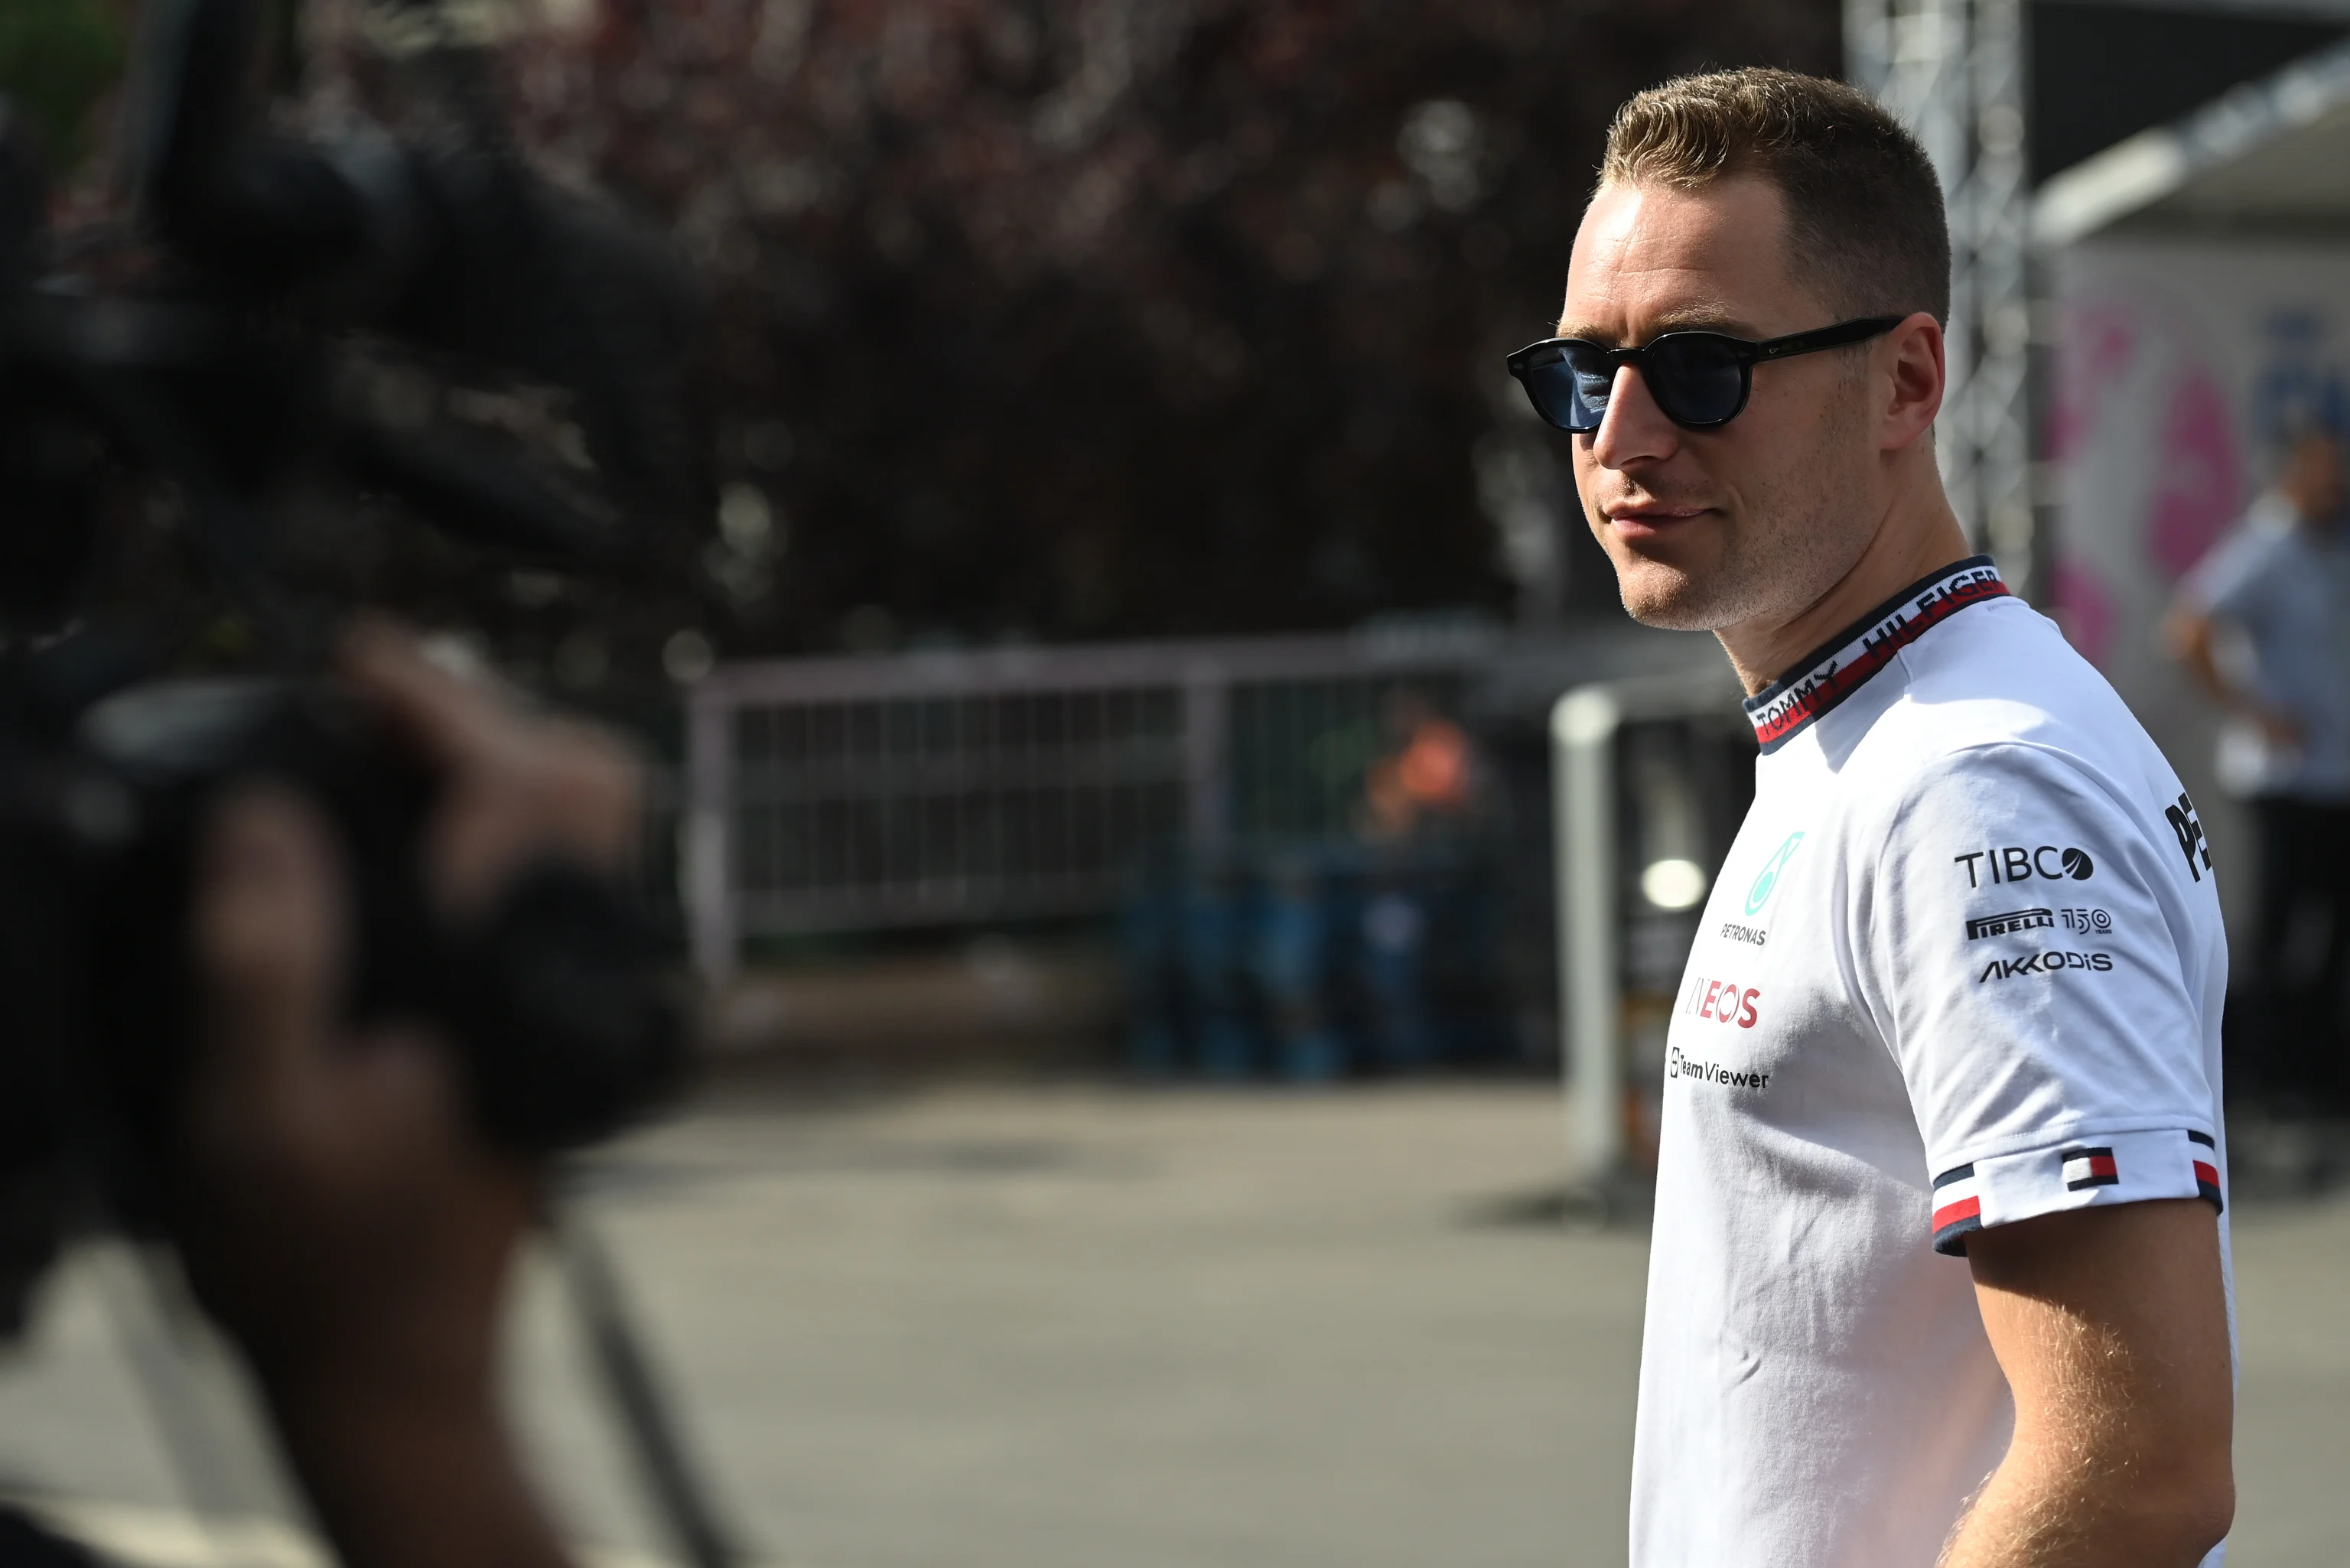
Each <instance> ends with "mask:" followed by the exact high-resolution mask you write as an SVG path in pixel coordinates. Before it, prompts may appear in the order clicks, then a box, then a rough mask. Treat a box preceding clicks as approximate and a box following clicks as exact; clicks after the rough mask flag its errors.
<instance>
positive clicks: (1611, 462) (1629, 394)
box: [1591, 365, 1681, 469]
mask: <svg viewBox="0 0 2350 1568" xmlns="http://www.w3.org/2000/svg"><path fill="white" fill-rule="evenodd" d="M1680 435H1681V428H1680V426H1679V425H1677V424H1675V423H1673V421H1670V420H1669V419H1667V418H1666V417H1665V411H1664V410H1662V409H1660V408H1659V407H1657V400H1656V399H1655V398H1653V397H1651V396H1649V394H1648V380H1647V379H1646V378H1645V377H1643V376H1642V375H1641V374H1640V370H1639V368H1638V366H1635V365H1618V366H1617V367H1616V384H1615V385H1614V386H1613V387H1611V388H1609V389H1608V392H1607V412H1606V413H1605V414H1603V415H1601V416H1600V419H1599V428H1598V429H1597V430H1596V431H1592V432H1591V455H1592V456H1593V457H1595V458H1596V459H1597V460H1598V462H1599V465H1600V466H1601V467H1602V468H1614V469H1622V468H1625V467H1628V466H1629V465H1630V464H1632V463H1635V462H1641V461H1642V460H1644V459H1646V460H1649V461H1654V460H1655V459H1658V458H1664V457H1669V456H1671V455H1672V453H1673V449H1674V448H1676V447H1677V446H1679V444H1680Z"/></svg>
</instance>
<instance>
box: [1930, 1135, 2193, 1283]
mask: <svg viewBox="0 0 2350 1568" xmlns="http://www.w3.org/2000/svg"><path fill="white" fill-rule="evenodd" d="M2176 1198H2200V1199H2203V1200H2204V1201H2206V1202H2208V1203H2210V1205H2211V1206H2212V1207H2213V1208H2215V1209H2220V1210H2224V1209H2225V1208H2226V1199H2225V1198H2224V1197H2223V1196H2222V1194H2221V1191H2220V1147H2219V1142H2218V1140H2217V1139H2216V1138H2214V1137H2212V1136H2211V1135H2210V1133H2207V1132H2198V1131H2196V1130H2194V1129H2192V1128H2189V1127H2147V1128H2137V1129H2132V1130H2129V1131H2126V1132H2125V1131H2116V1132H2111V1133H2106V1134H2104V1135H2103V1136H2102V1137H2100V1138H2099V1140H2098V1141H2097V1142H2095V1143H2088V1142H2081V1143H2064V1144H2055V1145H2050V1144H2043V1145H2041V1146H2040V1147H2038V1148H2026V1149H2018V1150H2016V1151H2014V1152H2012V1153H2008V1154H1992V1155H1984V1156H1982V1157H1981V1158H1977V1159H1973V1160H1970V1161H1969V1162H1968V1163H1966V1164H1964V1165H1960V1166H1953V1167H1952V1168H1950V1169H1948V1170H1945V1171H1944V1172H1942V1174H1941V1175H1939V1176H1938V1177H1936V1178H1934V1196H1933V1207H1932V1213H1933V1225H1932V1234H1933V1241H1934V1251H1937V1252H1941V1253H1944V1254H1946V1255H1948V1256H1950V1257H1964V1256H1965V1255H1966V1251H1967V1238H1968V1236H1969V1235H1970V1234H1972V1233H1973V1232H1974V1231H1981V1230H1984V1229H1986V1228H1990V1227H1994V1226H2000V1225H2010V1224H2013V1223H2014V1222H2015V1221H2016V1220H2029V1219H2032V1218H2033V1217H2034V1216H2037V1215H2041V1214H2053V1213H2056V1212H2058V1211H2060V1210H2066V1209H2080V1208H2085V1207H2098V1206H2103V1205H2106V1204H2113V1203H2143V1202H2147V1201H2149V1200H2153V1199H2176Z"/></svg>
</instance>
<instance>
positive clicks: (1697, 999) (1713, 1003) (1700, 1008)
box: [1681, 974, 1763, 1029]
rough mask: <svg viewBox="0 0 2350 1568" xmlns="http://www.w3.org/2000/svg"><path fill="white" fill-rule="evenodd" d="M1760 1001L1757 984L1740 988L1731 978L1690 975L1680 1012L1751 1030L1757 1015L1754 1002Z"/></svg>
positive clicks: (1759, 991) (1711, 1021)
mask: <svg viewBox="0 0 2350 1568" xmlns="http://www.w3.org/2000/svg"><path fill="white" fill-rule="evenodd" d="M1762 1000H1763V992H1762V990H1761V989H1760V988H1759V987H1756V986H1746V987H1743V988H1741V987H1740V986H1739V984H1738V982H1737V981H1728V980H1708V979H1706V978H1705V976H1703V975H1701V974H1699V975H1691V976H1690V982H1689V989H1688V990H1687V991H1686V992H1683V993H1682V995H1681V1011H1682V1012H1686V1013H1689V1014H1690V1016H1692V1017H1696V1018H1702V1019H1705V1020H1707V1021H1708V1022H1710V1023H1735V1024H1736V1025H1738V1027H1739V1028H1741V1029H1752V1028H1753V1027H1754V1025H1755V1023H1756V1021H1757V1019H1758V1016H1759V1015H1758V1014H1757V1012H1756V1011H1755V1009H1756V1005H1757V1004H1758V1003H1759V1002H1761V1001H1762Z"/></svg>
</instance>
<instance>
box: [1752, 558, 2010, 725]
mask: <svg viewBox="0 0 2350 1568" xmlns="http://www.w3.org/2000/svg"><path fill="white" fill-rule="evenodd" d="M2005 597H2007V584H2006V583H2004V582H2002V580H2001V579H2000V575H1999V568H1998V567H1996V566H1992V565H1991V557H1990V556H1973V557H1971V558H1970V559H1968V560H1964V561H1960V562H1959V563H1958V564H1957V565H1955V566H1945V567H1943V568H1942V569H1941V570H1940V571H1939V572H1936V573H1935V574H1934V575H1933V576H1930V577H1921V578H1919V579H1918V581H1917V582H1914V583H1912V584H1910V585H1909V586H1908V587H1906V588H1904V589H1902V590H1901V591H1900V592H1899V593H1898V594H1896V595H1894V596H1893V597H1891V598H1889V599H1887V600H1886V601H1885V602H1884V603H1883V604H1881V605H1878V606H1877V607H1876V608H1875V609H1873V610H1871V611H1870V612H1869V613H1868V614H1867V615H1866V616H1865V617H1863V618H1861V619H1859V620H1858V621H1856V622H1854V623H1853V624H1852V625H1851V626H1849V627H1847V628H1845V629H1844V630H1843V631H1841V632H1839V633H1837V634H1836V635H1835V637H1833V638H1831V639H1829V640H1828V642H1827V643H1826V644H1825V646H1824V647H1822V648H1821V649H1819V651H1817V652H1816V653H1814V654H1813V655H1812V656H1811V657H1810V658H1809V659H1804V661H1803V662H1802V663H1800V664H1798V665H1796V666H1795V668H1794V670H1793V672H1791V673H1790V674H1788V675H1787V676H1786V677H1785V678H1784V679H1783V680H1776V681H1773V683H1772V684H1770V685H1768V686H1766V687H1764V688H1763V690H1762V691H1758V692H1756V693H1755V694H1754V695H1753V696H1752V697H1749V698H1748V699H1747V700H1746V717H1747V718H1748V719H1749V720H1751V721H1752V723H1753V725H1754V740H1755V743H1756V744H1758V745H1760V746H1761V747H1762V748H1763V750H1764V751H1765V752H1775V751H1777V750H1778V749H1779V748H1780V747H1781V746H1783V745H1784V744H1786V742H1788V741H1790V740H1792V739H1794V737H1795V736H1796V735H1798V734H1800V733H1801V732H1803V731H1804V728H1805V727H1806V726H1807V725H1809V724H1810V723H1812V722H1813V721H1814V720H1816V719H1818V718H1820V717H1821V716H1823V715H1824V714H1825V713H1827V712H1829V711H1831V710H1833V709H1835V707H1836V705H1837V704H1839V703H1841V702H1843V701H1845V700H1846V698H1848V697H1850V696H1851V695H1852V694H1853V693H1854V692H1856V691H1859V690H1860V689H1861V688H1862V687H1863V686H1865V685H1866V684H1867V683H1868V678H1869V677H1870V676H1872V675H1874V674H1876V673H1877V671H1878V670H1882V669H1884V668H1885V667H1886V666H1887V665H1888V664H1890V663H1892V662H1893V656H1894V655H1895V654H1897V653H1899V652H1900V651H1901V650H1902V649H1905V648H1907V647H1908V646H1909V645H1910V644H1911V643H1913V642H1915V641H1917V640H1918V639H1919V638H1921V637H1923V636H1925V635H1926V633H1927V632H1928V631H1929V630H1931V629H1932V628H1934V627H1937V626H1939V625H1940V624H1941V623H1942V622H1943V621H1946V620H1948V619H1950V617H1952V616H1954V615H1956V614H1958V612H1959V611H1960V610H1962V609H1964V608H1966V607H1968V606H1969V605H1971V604H1981V602H1982V601H1983V600H1985V599H1997V598H2005Z"/></svg>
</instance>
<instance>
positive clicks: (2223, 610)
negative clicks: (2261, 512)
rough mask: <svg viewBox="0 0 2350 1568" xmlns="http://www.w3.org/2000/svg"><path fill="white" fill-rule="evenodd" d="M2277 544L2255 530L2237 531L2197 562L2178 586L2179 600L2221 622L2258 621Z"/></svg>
mask: <svg viewBox="0 0 2350 1568" xmlns="http://www.w3.org/2000/svg"><path fill="white" fill-rule="evenodd" d="M2274 545H2275V542H2274V540H2272V538H2270V537H2269V536H2267V535H2263V534H2261V533H2259V532H2258V531H2256V530H2254V529H2251V528H2240V529H2238V530H2237V531H2236V532H2235V533H2233V534H2231V535H2229V536H2228V537H2227V538H2225V539H2223V540H2221V541H2220V544H2219V545H2217V546H2216V547H2215V548H2214V549H2213V550H2212V551H2211V553H2210V555H2208V556H2204V557H2203V559H2202V560H2200V561H2199V562H2197V563H2196V565H2195V567H2194V569H2193V570H2191V571H2189V573H2188V574H2187V576H2186V578H2185V580H2184V581H2182V582H2181V583H2180V584H2179V587H2178V591H2179V597H2180V598H2181V599H2183V600H2184V601H2186V602H2187V603H2188V604H2189V605H2191V606H2193V607H2195V608H2197V609H2199V610H2201V611H2202V612H2203V613H2204V614H2206V615H2212V616H2217V617H2219V618H2220V619H2222V620H2231V621H2237V622H2240V623H2248V622H2251V621H2253V620H2256V619H2258V618H2260V616H2261V614H2262V607H2263V603H2264V601H2265V599H2266V597H2267V595H2268V589H2269V569H2270V565H2271V563H2272V560H2273V559H2274V557H2275V554H2276V552H2275V547H2274Z"/></svg>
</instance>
